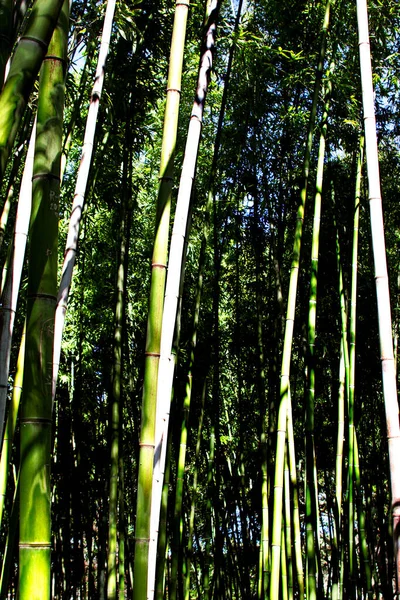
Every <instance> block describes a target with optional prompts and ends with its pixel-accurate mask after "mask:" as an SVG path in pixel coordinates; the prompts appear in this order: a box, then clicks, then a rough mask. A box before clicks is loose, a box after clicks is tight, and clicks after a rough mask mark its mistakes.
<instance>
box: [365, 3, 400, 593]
mask: <svg viewBox="0 0 400 600" xmlns="http://www.w3.org/2000/svg"><path fill="white" fill-rule="evenodd" d="M357 22H358V42H359V53H360V69H361V87H362V99H363V111H364V131H365V149H366V156H367V174H368V196H369V208H370V220H371V235H372V251H373V255H374V271H375V285H376V297H377V305H378V323H379V342H380V351H381V363H382V383H383V398H384V402H385V412H386V429H387V439H388V447H389V465H390V487H391V507H392V518H393V542H394V556H395V565H396V591H397V594H400V543H399V541H400V461H399V456H400V423H399V404H398V400H397V387H396V369H395V364H394V355H393V339H392V317H391V308H390V294H389V281H388V274H387V265H386V249H385V236H384V229H383V214H382V198H381V185H380V175H379V159H378V140H377V135H376V122H375V110H374V90H373V84H372V66H371V52H370V46H369V32H368V11H367V2H366V0H357Z"/></svg>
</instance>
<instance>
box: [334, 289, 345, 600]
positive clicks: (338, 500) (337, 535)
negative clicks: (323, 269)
mask: <svg viewBox="0 0 400 600" xmlns="http://www.w3.org/2000/svg"><path fill="white" fill-rule="evenodd" d="M339 286H340V284H339ZM340 289H341V288H340ZM344 404H345V359H344V341H343V334H342V340H341V344H340V362H339V391H338V430H337V441H336V463H335V505H334V506H335V514H334V528H333V539H332V560H333V563H334V564H333V578H332V579H333V582H332V600H341V594H340V586H339V574H340V556H341V554H340V544H341V523H342V496H343V446H344Z"/></svg>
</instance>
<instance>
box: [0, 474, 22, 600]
mask: <svg viewBox="0 0 400 600" xmlns="http://www.w3.org/2000/svg"><path fill="white" fill-rule="evenodd" d="M18 516H19V473H18V475H17V477H16V482H15V490H14V497H13V502H12V509H11V515H10V521H9V525H8V532H7V537H6V542H5V548H4V553H3V561H2V565H1V574H0V600H5V599H6V598H8V594H7V589H8V587H9V577H10V570H11V567H12V565H13V562H14V549H15V543H16V538H17V532H18Z"/></svg>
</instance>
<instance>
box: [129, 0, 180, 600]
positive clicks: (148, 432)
mask: <svg viewBox="0 0 400 600" xmlns="http://www.w3.org/2000/svg"><path fill="white" fill-rule="evenodd" d="M188 8H189V0H177V2H176V9H175V19H174V27H173V32H172V42H171V54H170V65H169V73H168V84H167V101H166V107H165V116H164V130H163V141H162V149H161V164H160V183H159V188H158V198H157V215H156V225H155V240H154V246H153V257H152V269H151V281H150V303H149V312H148V322H147V336H146V347H145V374H144V382H143V400H142V417H141V424H142V425H141V433H140V442H139V445H140V455H139V473H138V491H137V509H136V526H135V562H134V589H133V597H134V599H135V600H142V599H143V598H145V597H146V595H147V583H148V561H149V538H150V508H151V495H152V486H153V462H154V443H155V441H154V438H155V420H156V397H157V379H158V365H159V358H160V343H161V323H162V313H163V304H164V289H165V278H166V261H167V251H168V232H169V220H170V219H169V216H170V206H171V193H172V183H173V166H174V165H173V163H174V154H175V145H176V136H177V126H178V112H179V100H180V88H181V79H182V61H183V50H184V44H185V35H186V21H187V14H188Z"/></svg>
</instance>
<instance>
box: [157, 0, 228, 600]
mask: <svg viewBox="0 0 400 600" xmlns="http://www.w3.org/2000/svg"><path fill="white" fill-rule="evenodd" d="M219 6H220V1H219V0H209V1H208V3H207V7H206V17H205V27H204V36H203V41H202V45H201V50H200V64H199V72H198V79H197V86H196V93H195V99H194V103H193V106H192V113H191V117H190V122H189V128H188V133H187V140H186V145H185V154H184V158H183V163H182V171H181V177H180V182H179V190H178V198H177V202H176V210H175V217H174V224H173V229H172V235H171V244H170V251H169V258H168V264H169V268H168V273H167V279H166V287H165V300H164V307H163V316H162V329H161V341H160V361H159V371H158V385H157V414H156V419H157V422H156V428H155V444H156V447H157V449H159V450H157V455H156V457H157V458H156V460H155V464H154V475H153V497H152V506H151V511H152V515H151V521H152V526H151V543H153V537H156V535H154V534H153V528H154V522H155V521H158V518H157V517H158V515H159V510H160V508H159V506H160V500H161V488H162V480H163V471H164V464H165V451H166V438H167V435H168V423H169V406H170V401H171V395H172V382H173V373H174V368H175V362H176V361H175V360H174V359H173V356H172V347H173V334H174V329H175V322H176V315H177V308H178V301H179V288H180V287H181V286H183V281H184V273H185V269H184V266H183V260H184V246H185V244H187V240H188V235H189V226H188V220H189V214H190V206H191V205H190V200H191V197H192V189H193V184H194V179H195V171H196V164H197V156H198V151H199V145H200V137H201V130H202V123H203V113H204V107H205V101H206V97H207V91H208V84H209V80H210V77H211V69H212V64H213V53H214V46H215V35H216V28H217V18H218V13H219ZM182 435H183V436H185V435H186V436H187V429H186V428H185V426H184V425H183V429H182ZM184 444H185V445H186V442H184ZM181 449H182V452H183V446H181ZM184 464H185V457H184V456H183V455H182V456H181V457H180V463H178V474H177V477H178V479H177V485H178V494H180V493H181V490H180V489H179V486H180V485H181V484H182V485H183V478H181V477H180V473H179V468H181V469H183V470H184ZM182 490H183V487H182ZM177 518H178V517H177ZM177 527H178V526H177V525H176V528H175V531H177ZM179 537H180V536H178V538H179ZM179 546H180V544H179V543H178V547H179ZM174 557H175V558H174ZM176 558H177V557H176V553H173V562H172V567H173V570H172V581H171V585H172V588H171V590H170V593H171V598H172V599H174V596H175V594H176V588H175V587H174V586H175V584H176V578H175V577H174V570H175V569H176V570H177V567H178V565H177V562H176ZM150 565H151V562H150ZM153 572H154V571H153ZM151 579H152V573H150V574H149V585H150V586H151V584H152V581H151ZM150 595H151V594H150Z"/></svg>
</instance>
